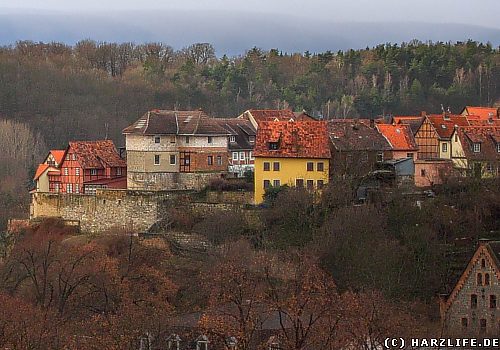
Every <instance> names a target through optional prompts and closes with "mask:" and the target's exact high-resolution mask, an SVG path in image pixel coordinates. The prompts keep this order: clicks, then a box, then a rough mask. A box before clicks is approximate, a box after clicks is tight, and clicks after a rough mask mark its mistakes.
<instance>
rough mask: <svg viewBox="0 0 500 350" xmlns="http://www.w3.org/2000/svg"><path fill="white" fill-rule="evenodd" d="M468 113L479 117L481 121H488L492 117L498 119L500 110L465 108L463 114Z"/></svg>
mask: <svg viewBox="0 0 500 350" xmlns="http://www.w3.org/2000/svg"><path fill="white" fill-rule="evenodd" d="M464 112H466V113H465V114H466V115H469V116H477V117H479V118H481V119H488V118H490V117H493V118H498V117H499V115H498V108H494V107H477V106H465V108H464V109H463V110H462V114H464Z"/></svg>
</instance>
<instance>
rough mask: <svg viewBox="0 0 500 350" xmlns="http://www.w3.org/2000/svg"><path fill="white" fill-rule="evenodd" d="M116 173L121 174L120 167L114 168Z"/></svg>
mask: <svg viewBox="0 0 500 350" xmlns="http://www.w3.org/2000/svg"><path fill="white" fill-rule="evenodd" d="M116 175H117V176H121V175H122V168H120V167H118V168H116Z"/></svg>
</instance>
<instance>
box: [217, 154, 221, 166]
mask: <svg viewBox="0 0 500 350" xmlns="http://www.w3.org/2000/svg"><path fill="white" fill-rule="evenodd" d="M216 158H217V165H222V156H217V157H216Z"/></svg>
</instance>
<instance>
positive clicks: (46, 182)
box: [34, 140, 127, 194]
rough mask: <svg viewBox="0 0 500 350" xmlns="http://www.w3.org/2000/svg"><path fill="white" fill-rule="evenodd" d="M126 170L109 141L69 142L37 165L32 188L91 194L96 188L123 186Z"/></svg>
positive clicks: (40, 190) (41, 190)
mask: <svg viewBox="0 0 500 350" xmlns="http://www.w3.org/2000/svg"><path fill="white" fill-rule="evenodd" d="M126 172H127V165H126V163H125V161H124V160H123V159H121V158H120V156H119V155H118V152H117V151H116V148H115V146H114V144H113V142H112V141H111V140H101V141H71V142H69V144H68V147H67V148H66V150H64V151H60V150H53V151H50V152H49V154H48V155H47V157H46V158H45V160H44V162H43V163H42V164H40V165H39V166H38V169H37V171H36V173H35V178H34V181H35V184H36V189H35V191H37V192H55V193H81V194H93V193H95V190H96V189H97V188H125V187H126V186H125V185H126Z"/></svg>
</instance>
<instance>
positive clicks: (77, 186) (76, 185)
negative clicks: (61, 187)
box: [75, 184, 80, 193]
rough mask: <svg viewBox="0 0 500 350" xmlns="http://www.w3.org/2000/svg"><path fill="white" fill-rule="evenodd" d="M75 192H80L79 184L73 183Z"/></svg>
mask: <svg viewBox="0 0 500 350" xmlns="http://www.w3.org/2000/svg"><path fill="white" fill-rule="evenodd" d="M75 193H80V185H79V184H75Z"/></svg>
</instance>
